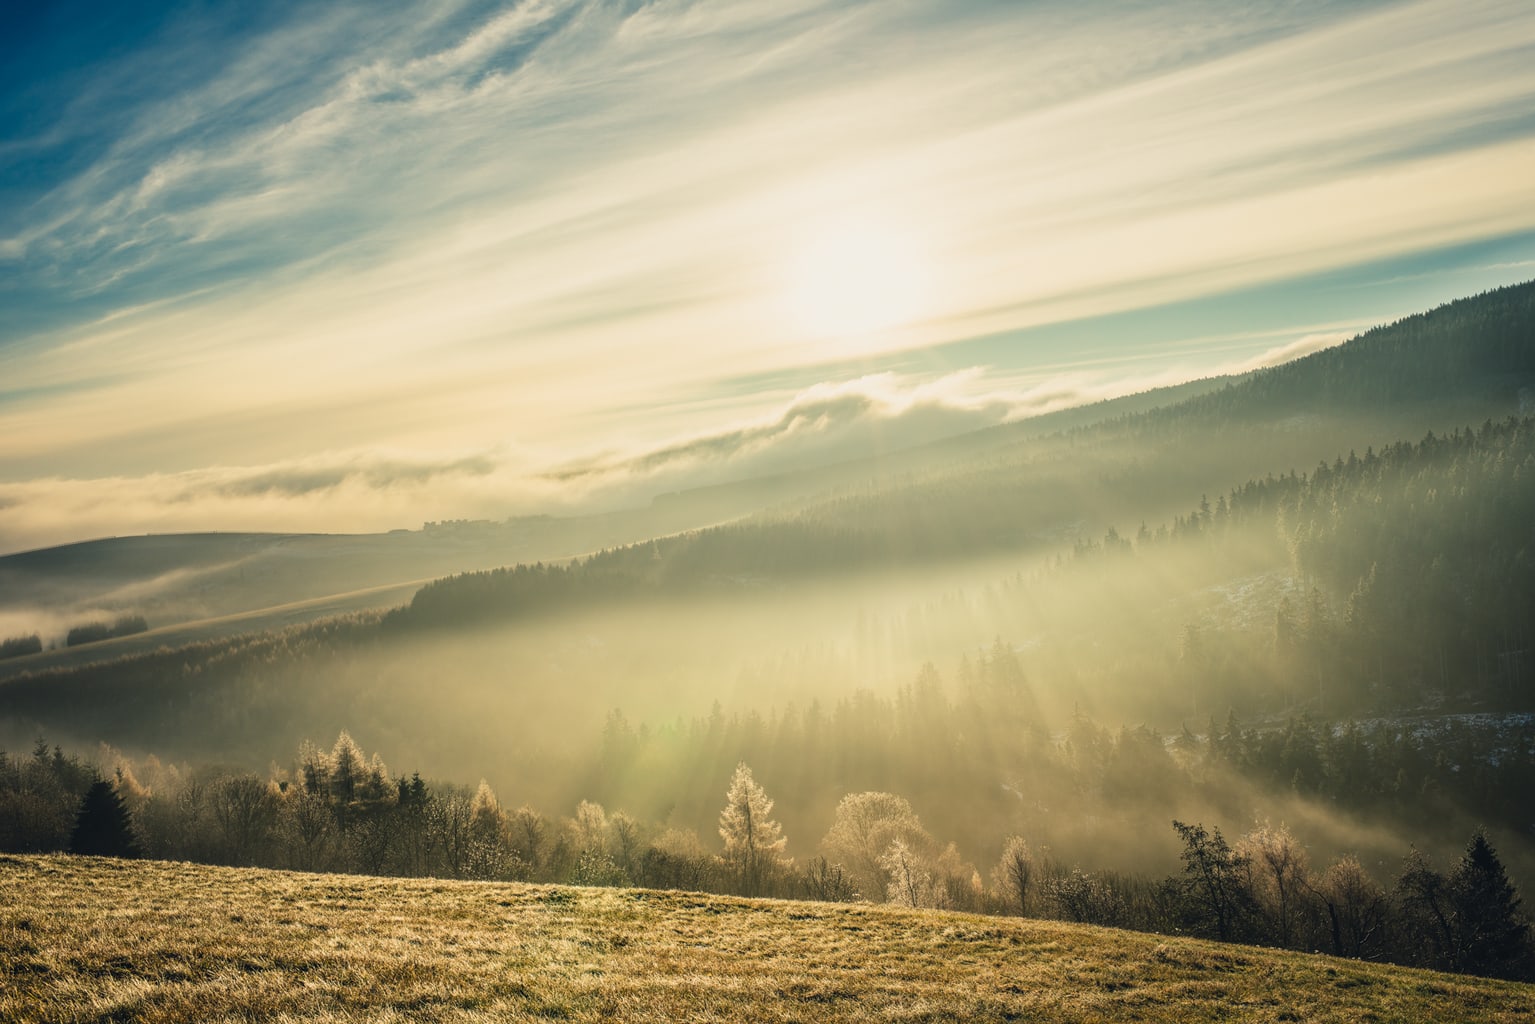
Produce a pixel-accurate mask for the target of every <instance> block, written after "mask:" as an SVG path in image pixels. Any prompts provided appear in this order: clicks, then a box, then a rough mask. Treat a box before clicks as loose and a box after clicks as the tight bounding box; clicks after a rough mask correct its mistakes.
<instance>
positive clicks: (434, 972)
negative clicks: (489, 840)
mask: <svg viewBox="0 0 1535 1024" xmlns="http://www.w3.org/2000/svg"><path fill="white" fill-rule="evenodd" d="M0 903H3V906H0V966H3V970H4V974H3V975H0V981H3V985H0V1020H3V1021H48V1022H58V1024H65V1022H85V1021H90V1022H107V1021H113V1022H126V1021H146V1022H169V1021H178V1022H179V1021H194V1020H195V1021H251V1020H274V1021H285V1022H286V1021H291V1022H297V1021H418V1020H422V1021H462V1022H471V1021H472V1022H488V1021H529V1020H576V1021H580V1020H608V1019H614V1018H617V1019H623V1020H635V1021H663V1020H668V1021H669V1020H694V1021H731V1022H738V1021H806V1022H810V1021H1004V1020H1022V1021H1231V1020H1242V1021H1350V1022H1353V1021H1424V1022H1428V1021H1434V1022H1439V1021H1464V1022H1474V1021H1520V1022H1535V987H1532V986H1527V985H1516V984H1509V983H1503V982H1494V981H1485V980H1481V979H1467V978H1456V977H1449V976H1444V975H1437V974H1431V973H1427V972H1422V971H1411V970H1404V969H1401V968H1391V967H1381V966H1375V965H1369V964H1360V963H1353V962H1349V961H1340V960H1333V959H1329V958H1325V957H1319V956H1301V955H1295V954H1289V953H1280V952H1271V951H1268V950H1256V949H1251V948H1246V947H1237V946H1220V945H1215V944H1211V943H1204V942H1196V941H1189V940H1179V939H1163V938H1160V937H1157V936H1150V935H1138V934H1134V933H1129V932H1118V931H1112V930H1108V929H1099V928H1085V927H1076V926H1070V925H1063V924H1058V923H1053V922H1037V921H1016V920H998V919H993V918H980V917H971V916H967V915H959V914H942V913H936V912H912V911H901V910H895V909H887V908H881V907H862V906H860V907H843V906H833V905H827V904H814V903H779V902H768V901H753V900H743V899H732V898H726V897H716V896H704V895H696V894H690V893H672V892H649V891H639V890H612V889H572V888H559V887H550V886H524V885H496V884H483V883H464V882H439V881H431V880H395V879H368V878H353V877H345V876H327V875H299V874H285V873H281V872H273V871H249V870H248V871H239V870H230V869H223V868H210V867H202V866H196V865H187V864H164V863H146V862H123V861H111V860H92V859H79V858H65V857H0Z"/></svg>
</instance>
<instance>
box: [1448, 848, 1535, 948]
mask: <svg viewBox="0 0 1535 1024" xmlns="http://www.w3.org/2000/svg"><path fill="white" fill-rule="evenodd" d="M1450 899H1451V901H1452V903H1453V905H1454V908H1455V924H1456V928H1455V939H1456V943H1455V945H1456V949H1455V958H1454V959H1455V966H1456V967H1457V968H1458V969H1459V970H1462V971H1466V972H1467V973H1470V974H1490V975H1495V976H1498V977H1504V978H1523V977H1528V976H1529V975H1530V973H1531V967H1532V966H1535V965H1532V964H1531V962H1530V926H1529V923H1528V922H1527V921H1525V920H1524V918H1523V916H1522V915H1521V914H1520V913H1519V903H1520V899H1519V894H1518V893H1517V892H1516V891H1515V890H1514V886H1513V884H1512V883H1511V882H1510V881H1509V880H1508V875H1507V873H1506V872H1504V870H1503V863H1502V862H1501V861H1500V860H1498V855H1497V853H1496V852H1495V851H1494V850H1493V848H1492V844H1491V843H1489V842H1488V841H1487V836H1486V835H1485V834H1483V833H1482V832H1481V831H1478V832H1477V833H1476V834H1475V835H1474V836H1472V837H1471V842H1470V843H1468V844H1467V845H1466V852H1465V855H1464V856H1463V857H1461V860H1460V866H1459V867H1458V868H1456V869H1455V874H1454V875H1453V876H1451V878H1450Z"/></svg>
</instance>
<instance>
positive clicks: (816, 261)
mask: <svg viewBox="0 0 1535 1024" xmlns="http://www.w3.org/2000/svg"><path fill="white" fill-rule="evenodd" d="M930 277H931V275H930V273H929V270H928V266H927V263H926V260H925V258H924V254H923V253H922V251H921V247H920V246H919V245H918V244H917V242H916V239H915V238H914V237H913V236H912V235H911V234H910V233H908V232H905V231H902V230H901V229H900V228H898V227H896V226H895V225H894V224H892V223H888V222H882V221H879V220H875V219H857V218H848V219H844V220H840V221H837V222H835V223H832V224H826V225H823V226H821V227H820V228H818V229H817V230H815V231H814V232H812V233H811V234H810V235H809V236H808V237H807V238H805V239H804V241H803V242H802V243H801V244H800V245H799V246H798V248H797V250H796V252H795V253H794V254H793V258H792V262H791V263H790V265H789V280H788V286H787V289H786V294H785V299H786V305H787V310H788V316H789V321H790V324H791V325H792V327H793V329H794V331H795V332H796V333H797V334H799V335H801V336H809V337H815V338H845V337H857V336H861V335H869V334H876V333H879V332H881V331H886V330H890V329H892V328H896V327H900V326H902V325H904V324H907V323H910V322H911V321H912V320H915V319H917V318H918V317H920V316H921V315H923V314H924V313H925V312H926V306H927V302H928V291H929V287H930Z"/></svg>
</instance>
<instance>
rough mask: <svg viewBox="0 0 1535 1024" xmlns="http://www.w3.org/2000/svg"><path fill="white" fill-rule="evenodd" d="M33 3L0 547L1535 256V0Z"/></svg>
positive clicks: (914, 384)
mask: <svg viewBox="0 0 1535 1024" xmlns="http://www.w3.org/2000/svg"><path fill="white" fill-rule="evenodd" d="M13 6H14V7H16V8H17V9H15V10H9V11H8V12H7V13H4V14H0V552H4V551H16V550H22V549H26V548H32V547H38V546H43V545H48V544H55V543H63V542H67V541H73V540H79V539H84V538H87V537H97V536H108V535H126V534H135V533H146V532H175V531H183V530H225V529H237V530H313V531H335V532H361V531H371V530H382V529H390V528H396V527H415V526H418V525H419V524H420V523H421V522H423V521H426V520H435V519H444V518H465V517H467V518H504V517H506V516H510V515H517V514H525V513H529V512H542V511H552V512H565V511H580V510H585V509H598V508H611V507H617V506H621V505H624V504H633V503H643V502H644V501H646V500H648V498H649V496H651V495H653V494H655V493H659V492H664V491H669V490H675V489H677V488H678V487H682V486H689V485H692V484H696V483H703V482H710V481H714V480H720V479H732V478H740V477H746V476H750V475H752V474H753V473H756V472H762V471H765V470H767V469H776V468H782V467H784V466H786V465H793V464H800V463H803V462H806V461H815V460H818V459H820V460H829V459H832V458H840V457H845V456H847V455H848V454H851V453H854V452H856V451H859V450H862V449H864V448H866V447H867V446H868V445H869V444H871V443H875V444H878V445H882V446H888V447H892V448H894V447H900V446H902V445H906V444H911V443H916V442H918V441H921V440H924V439H928V438H931V437H934V436H940V435H943V434H951V433H957V432H960V431H963V430H968V429H974V428H977V427H982V426H987V425H991V424H995V423H998V422H1003V421H1007V420H1015V419H1019V418H1022V417H1025V416H1028V415H1032V414H1034V413H1038V412H1042V411H1047V410H1049V409H1053V408H1059V407H1062V406H1065V405H1070V404H1076V403H1080V402H1082V401H1088V400H1094V399H1097V398H1101V397H1106V396H1109V395H1114V394H1122V393H1127V392H1131V391H1136V390H1142V389H1144V388H1146V387H1150V386H1155V385H1158V384H1166V383H1173V382H1176V381H1181V380H1186V379H1190V378H1194V377H1200V376H1207V375H1211V374H1217V373H1227V372H1236V371H1241V370H1245V369H1251V368H1253V367H1257V366H1262V365H1268V364H1272V363H1274V362H1278V361H1282V360H1283V359H1286V358H1293V357H1294V356H1296V355H1299V354H1303V353H1305V352H1307V351H1312V350H1315V349H1316V348H1319V347H1323V346H1326V345H1330V344H1336V343H1338V342H1339V341H1342V340H1344V339H1346V338H1347V337H1349V336H1351V335H1352V334H1355V333H1357V332H1359V331H1360V330H1362V329H1365V328H1367V327H1369V326H1372V325H1374V324H1377V323H1381V322H1387V321H1389V320H1391V319H1394V318H1397V317H1400V316H1403V315H1407V314H1410V313H1413V312H1417V311H1420V310H1422V309H1426V308H1430V307H1432V306H1434V305H1436V304H1438V303H1441V302H1445V301H1449V300H1451V299H1453V298H1456V297H1459V296H1462V295H1466V294H1472V293H1475V292H1477V291H1481V290H1484V289H1486V288H1490V287H1495V286H1498V285H1502V284H1508V283H1513V282H1516V281H1522V280H1527V279H1529V278H1531V277H1535V6H1532V5H1530V4H1529V3H1528V2H1525V0H1511V2H1482V0H1424V2H1411V3H1370V2H1358V3H1355V2H1320V0H1316V2H1313V0H1293V2H1286V3H1263V4H1243V3H1240V2H1227V0H1219V2H1200V0H1174V2H1171V3H1156V4H1152V3H1109V2H1106V3H1094V4H1082V3H1064V2H1062V3H1055V2H1049V0H1045V2H1027V3H1025V2H1019V3H1002V2H995V0H987V2H982V0H977V2H968V3H964V2H939V0H933V2H910V0H874V2H846V0H774V2H772V3H745V2H720V0H714V2H674V0H659V2H654V3H640V2H588V0H576V2H524V3H514V4H498V3H481V2H460V0H425V2H420V3H409V4H404V3H399V4H396V3H387V2H377V0H373V2H366V3H345V2H337V3H327V4H305V3H282V2H271V3H265V4H243V3H223V2H218V0H202V2H196V3H183V4H178V3H134V2H131V0H118V2H114V3H110V4H108V3H91V2H75V0H59V2H54V3H49V4H28V5H13ZM871 438H872V439H874V440H873V442H871V440H870V439H871Z"/></svg>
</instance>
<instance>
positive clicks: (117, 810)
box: [69, 779, 139, 857]
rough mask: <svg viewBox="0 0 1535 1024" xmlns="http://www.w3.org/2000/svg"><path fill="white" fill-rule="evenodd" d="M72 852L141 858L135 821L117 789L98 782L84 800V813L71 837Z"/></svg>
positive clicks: (70, 846) (87, 791) (101, 780)
mask: <svg viewBox="0 0 1535 1024" xmlns="http://www.w3.org/2000/svg"><path fill="white" fill-rule="evenodd" d="M69 852H70V853H80V854H85V855H87V856H92V857H137V856H139V847H138V842H137V841H136V840H135V839H134V837H133V822H132V820H131V819H130V818H129V815H128V808H127V806H126V805H124V804H123V800H122V797H120V796H118V795H117V790H116V789H114V788H113V787H112V784H111V783H110V782H107V781H106V780H105V779H97V780H96V781H95V782H93V783H91V788H90V789H88V790H86V791H85V796H84V797H83V798H82V799H81V801H80V813H79V814H78V816H77V817H76V818H75V829H74V832H73V833H72V834H71V835H70V837H69Z"/></svg>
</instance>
